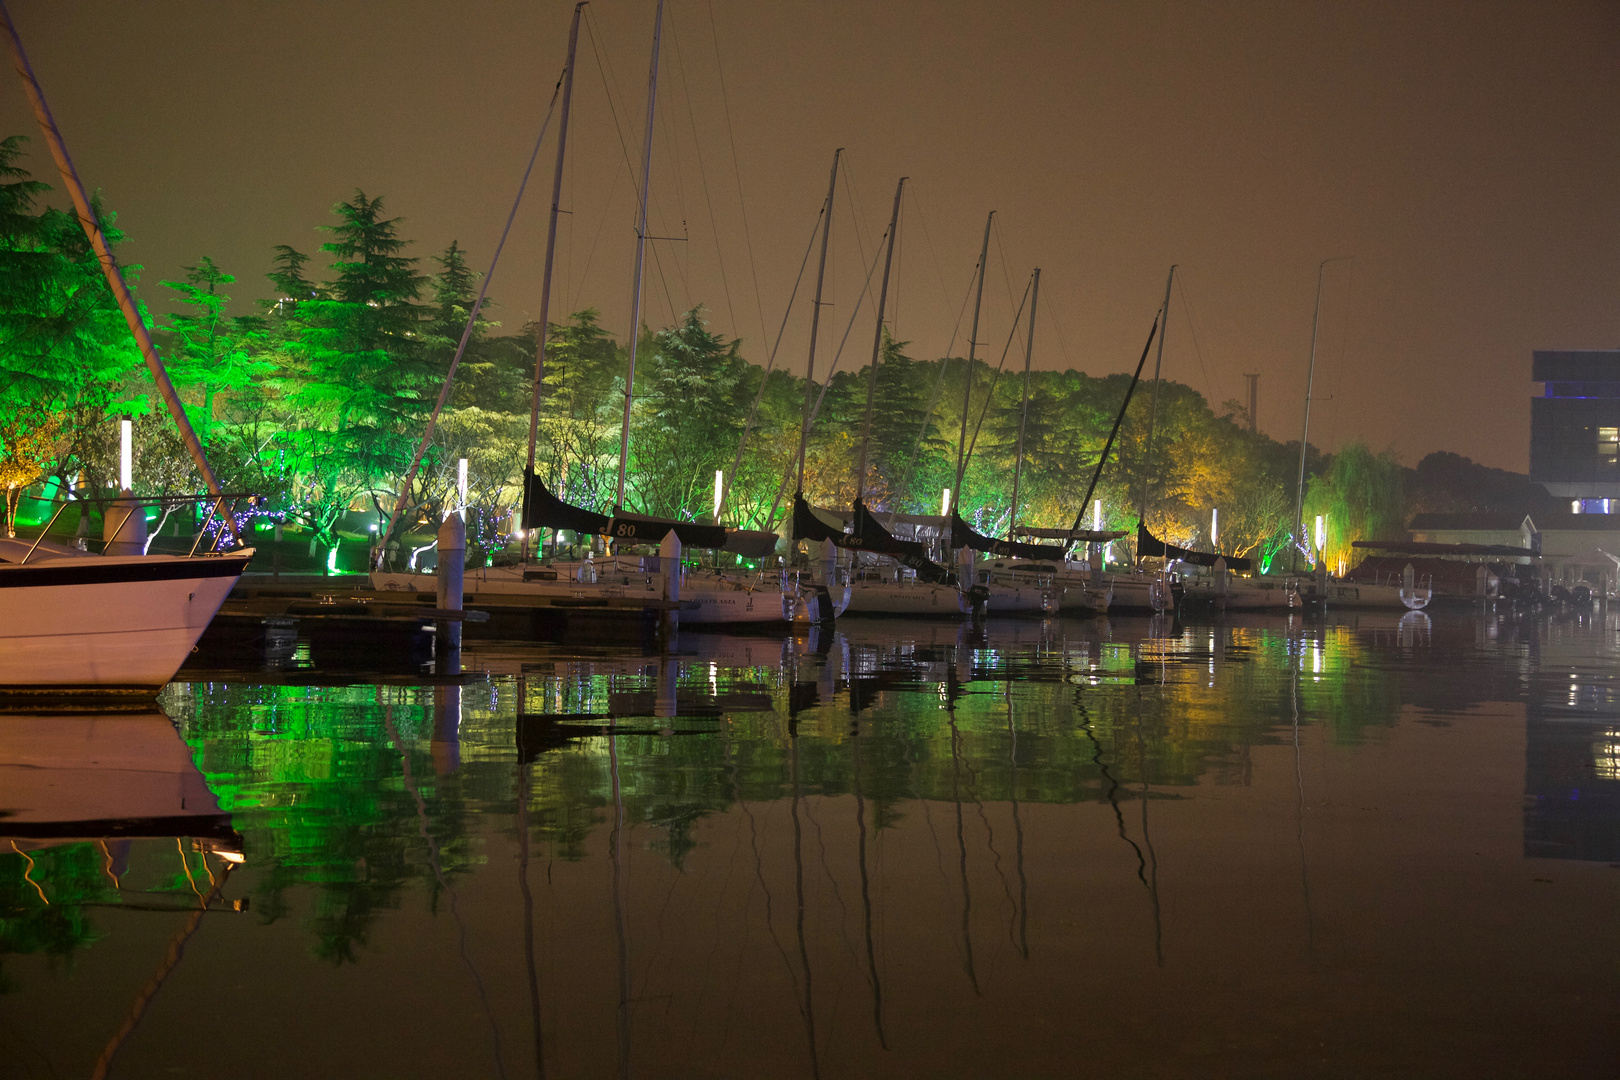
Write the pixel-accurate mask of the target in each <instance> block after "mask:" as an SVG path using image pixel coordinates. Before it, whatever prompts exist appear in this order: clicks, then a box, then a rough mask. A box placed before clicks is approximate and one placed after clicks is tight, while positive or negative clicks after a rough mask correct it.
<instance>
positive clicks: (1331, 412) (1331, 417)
mask: <svg viewBox="0 0 1620 1080" xmlns="http://www.w3.org/2000/svg"><path fill="white" fill-rule="evenodd" d="M1355 284H1356V262H1355V260H1354V259H1351V260H1350V271H1349V280H1348V281H1347V282H1346V283H1345V295H1344V318H1343V319H1340V320H1339V322H1340V323H1341V324H1342V329H1341V333H1340V336H1339V357H1338V363H1337V364H1335V365H1334V368H1333V385H1332V387H1331V388H1330V390H1329V392H1328V394H1327V395H1326V396H1327V403H1328V415H1327V424H1326V425H1325V427H1326V430H1325V431H1324V432H1323V433H1322V445H1323V446H1332V445H1334V443H1333V435H1334V432H1335V431H1337V430H1338V426H1339V400H1338V398H1339V381H1340V380H1341V379H1342V378H1343V377H1344V356H1345V353H1346V352H1347V351H1348V348H1349V338H1350V301H1351V299H1352V297H1353V295H1354V289H1355Z"/></svg>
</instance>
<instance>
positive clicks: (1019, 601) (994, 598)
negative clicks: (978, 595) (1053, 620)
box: [984, 584, 1063, 615]
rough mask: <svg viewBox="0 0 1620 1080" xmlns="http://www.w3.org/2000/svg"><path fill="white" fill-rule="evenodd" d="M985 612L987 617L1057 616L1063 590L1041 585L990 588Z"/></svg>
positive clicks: (985, 603)
mask: <svg viewBox="0 0 1620 1080" xmlns="http://www.w3.org/2000/svg"><path fill="white" fill-rule="evenodd" d="M989 590H990V592H989V595H988V596H987V597H985V601H984V610H985V614H987V615H1055V614H1057V611H1058V605H1059V603H1060V602H1061V599H1062V595H1063V590H1061V589H1057V588H1053V587H1048V586H1041V585H1025V584H1016V585H995V584H992V585H990V586H989Z"/></svg>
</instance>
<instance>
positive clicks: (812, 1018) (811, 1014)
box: [788, 734, 821, 1080]
mask: <svg viewBox="0 0 1620 1080" xmlns="http://www.w3.org/2000/svg"><path fill="white" fill-rule="evenodd" d="M788 747H789V752H790V755H791V761H792V767H793V802H792V810H793V866H794V879H793V880H794V893H795V895H796V896H797V899H798V908H797V910H798V919H797V922H796V926H797V929H798V937H799V965H800V968H801V970H802V971H803V972H804V1024H805V1036H806V1038H807V1040H808V1042H809V1045H810V1074H811V1075H812V1076H814V1077H816V1078H818V1080H819V1078H820V1076H821V1062H820V1059H819V1056H818V1055H817V1053H816V1004H815V993H814V985H813V983H812V982H811V976H810V950H809V946H808V945H807V944H806V942H805V937H804V841H803V830H802V828H801V827H800V825H799V799H800V793H799V739H798V736H797V735H792V734H790V735H789V736H788Z"/></svg>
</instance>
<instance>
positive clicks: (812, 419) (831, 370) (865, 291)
mask: <svg viewBox="0 0 1620 1080" xmlns="http://www.w3.org/2000/svg"><path fill="white" fill-rule="evenodd" d="M885 235H887V233H885ZM882 247H883V245H882V244H881V243H880V244H878V248H879V251H881V249H882ZM877 264H878V260H877V255H876V254H874V255H873V257H872V265H871V267H870V268H868V269H867V271H866V284H865V285H864V286H862V288H861V292H860V295H859V296H857V297H856V299H855V310H854V311H852V312H850V313H849V324H848V325H847V326H845V327H844V336H843V337H842V338H840V339H839V341H838V351H837V352H835V353H833V358H832V363H831V364H829V365H827V376H826V379H825V380H824V381H823V382H822V384H821V392H820V393H819V394H817V395H816V404H815V407H814V408H812V409H811V410H810V416H809V418H808V419H807V420H805V422H804V433H803V435H802V436H801V438H802V439H806V440H808V439H809V437H810V431H811V429H812V428H814V427H815V425H816V417H817V416H819V415H820V414H821V403H822V402H823V401H825V400H826V399H827V388H828V387H830V386H831V385H832V380H833V375H834V374H835V373H836V372H837V371H838V361H839V360H840V359H841V358H842V357H843V355H844V346H845V345H846V344H848V343H849V332H850V331H851V330H853V329H855V320H856V319H857V318H859V317H860V314H861V305H862V304H863V303H864V302H865V301H866V298H867V297H868V296H869V295H871V291H872V290H871V285H872V275H873V274H874V273H876V272H877ZM812 385H814V384H813V383H812ZM805 393H806V396H807V397H808V396H809V388H808V387H807V388H806V391H805ZM789 468H790V469H797V468H798V464H797V463H796V462H795V463H792V464H791V465H790V466H789ZM783 494H785V488H784V490H783V491H779V492H777V496H776V501H775V502H773V503H772V504H771V512H770V514H769V516H767V517H766V519H765V525H766V528H769V527H770V523H771V519H772V518H774V517H775V516H776V508H777V506H778V504H780V503H781V501H782V495H783Z"/></svg>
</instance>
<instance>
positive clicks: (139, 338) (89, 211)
mask: <svg viewBox="0 0 1620 1080" xmlns="http://www.w3.org/2000/svg"><path fill="white" fill-rule="evenodd" d="M0 24H3V27H4V29H5V37H6V44H7V45H8V46H9V47H10V49H11V59H12V63H13V64H14V65H15V66H16V69H17V77H18V78H19V79H21V80H22V84H23V92H24V93H25V94H27V95H28V102H29V104H30V105H32V106H33V108H34V118H35V119H36V120H38V121H39V128H40V131H42V132H43V133H44V135H45V142H46V143H47V144H49V146H50V148H51V157H53V158H54V159H55V160H56V168H57V171H58V172H60V173H61V174H62V185H63V186H64V187H66V188H67V189H68V197H69V198H71V199H72V200H73V210H74V212H75V213H76V214H77V215H78V218H79V225H80V226H81V227H82V228H83V229H84V235H85V236H86V237H88V238H89V240H90V246H91V248H93V249H94V250H95V253H96V259H97V261H99V262H100V263H101V272H102V274H103V275H105V276H106V278H107V285H108V287H110V288H111V289H112V293H113V297H114V298H115V299H116V300H117V301H118V309H119V310H120V311H122V312H123V313H124V321H125V322H127V323H128V324H129V330H130V333H131V334H133V335H134V337H135V345H136V348H138V349H139V350H140V353H141V358H142V359H143V360H145V361H146V368H147V370H148V371H149V372H151V374H152V382H153V383H154V384H155V385H156V387H157V392H158V396H159V397H161V398H162V399H163V403H164V404H165V405H167V406H168V408H169V415H170V416H172V417H173V418H174V426H175V427H176V428H178V429H179V431H180V441H181V442H182V443H184V444H185V448H186V452H187V453H189V454H190V455H191V460H192V463H193V464H195V465H196V466H197V472H198V474H200V475H201V476H202V478H203V483H204V484H205V485H206V486H207V487H208V493H209V494H210V495H212V496H214V497H215V498H216V499H223V498H224V495H225V490H224V489H223V488H221V487H220V486H219V480H218V479H217V478H215V476H214V470H213V469H212V468H211V467H210V466H209V464H208V455H207V454H205V453H204V452H203V446H202V443H201V441H199V440H198V438H197V433H196V432H195V431H193V430H192V429H191V421H190V420H188V419H187V418H186V408H185V406H184V405H182V404H181V403H180V395H178V394H176V393H175V390H174V383H173V382H171V381H170V380H169V372H168V370H167V369H165V368H164V366H163V361H162V360H161V359H159V358H158V354H157V348H156V347H155V346H154V345H153V344H152V335H151V333H150V332H149V331H148V330H147V329H146V323H145V322H144V321H143V320H142V319H141V312H140V308H138V307H137V306H136V305H135V297H134V296H132V295H131V294H130V291H129V286H128V285H127V284H125V283H124V274H123V271H122V270H120V269H119V268H118V260H117V259H115V258H114V257H113V253H112V246H111V245H110V244H108V243H107V237H106V235H105V234H104V233H103V232H102V231H101V222H100V220H98V219H97V217H96V213H95V210H94V209H93V208H92V207H91V205H90V199H89V196H87V195H86V194H85V193H84V185H83V184H82V183H80V182H79V172H78V170H77V169H75V168H74V167H73V159H72V158H70V157H68V152H67V144H66V143H65V142H64V141H63V140H62V133H61V132H60V131H58V130H57V127H56V120H55V118H54V117H52V116H51V108H50V106H49V105H47V104H46V103H45V92H44V91H43V90H41V89H40V86H39V80H38V79H36V78H35V77H34V69H33V67H32V66H30V65H29V63H28V54H27V53H26V52H24V51H23V44H22V38H20V37H18V36H17V27H16V25H15V24H14V23H13V22H12V21H11V12H9V11H7V10H6V6H5V4H4V3H3V2H0ZM219 518H220V524H222V525H223V526H224V527H225V531H226V532H227V533H228V534H229V535H230V537H231V540H232V541H233V542H240V541H239V540H238V538H237V535H236V518H235V516H234V515H232V514H229V513H223V514H220V515H219Z"/></svg>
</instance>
